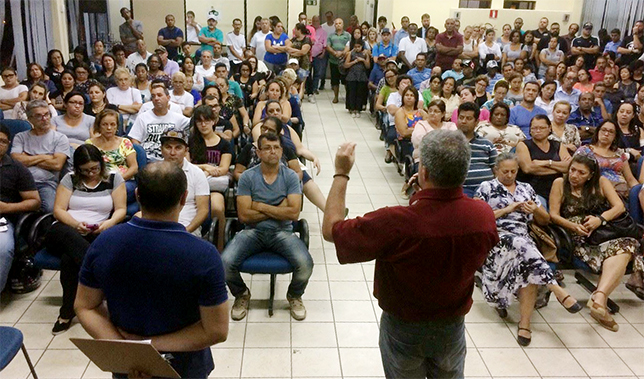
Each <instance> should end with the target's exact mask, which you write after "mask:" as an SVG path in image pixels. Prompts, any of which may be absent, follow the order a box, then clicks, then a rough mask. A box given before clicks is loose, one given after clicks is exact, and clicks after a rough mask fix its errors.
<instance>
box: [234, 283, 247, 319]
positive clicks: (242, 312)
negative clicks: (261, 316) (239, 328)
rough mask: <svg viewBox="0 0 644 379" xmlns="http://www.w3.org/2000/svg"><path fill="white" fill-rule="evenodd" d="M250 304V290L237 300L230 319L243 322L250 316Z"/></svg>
mask: <svg viewBox="0 0 644 379" xmlns="http://www.w3.org/2000/svg"><path fill="white" fill-rule="evenodd" d="M249 303H250V291H249V290H248V288H247V289H246V292H244V293H243V294H242V295H241V296H239V297H236V298H235V303H234V304H233V308H232V309H231V310H230V317H231V318H232V319H233V320H235V321H239V320H243V319H244V317H246V315H247V314H248V304H249Z"/></svg>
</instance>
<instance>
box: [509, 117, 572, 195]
mask: <svg viewBox="0 0 644 379" xmlns="http://www.w3.org/2000/svg"><path fill="white" fill-rule="evenodd" d="M550 133H552V125H551V123H550V119H549V118H548V116H546V115H536V116H534V117H533V118H532V121H530V136H532V139H530V140H525V141H521V142H519V144H518V145H517V156H518V157H519V168H521V171H520V172H519V178H517V179H518V180H519V181H521V182H525V183H528V184H530V185H531V186H532V188H534V191H535V192H536V193H537V195H539V196H541V197H542V198H543V200H544V204H547V199H548V198H549V197H550V189H551V188H552V182H554V180H555V179H557V178H558V177H560V176H561V175H562V174H563V173H565V172H567V171H568V165H569V163H570V159H571V158H570V154H569V153H568V149H566V147H565V146H564V145H562V144H560V143H559V142H556V141H551V140H549V139H548V136H549V135H550Z"/></svg>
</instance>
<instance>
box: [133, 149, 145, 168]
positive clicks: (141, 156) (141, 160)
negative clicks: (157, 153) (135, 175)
mask: <svg viewBox="0 0 644 379" xmlns="http://www.w3.org/2000/svg"><path fill="white" fill-rule="evenodd" d="M132 145H133V146H134V151H136V163H137V164H138V165H139V170H142V169H143V167H145V165H147V164H148V156H147V155H146V154H145V149H143V146H141V145H139V144H136V143H132Z"/></svg>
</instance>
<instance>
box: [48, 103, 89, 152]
mask: <svg viewBox="0 0 644 379" xmlns="http://www.w3.org/2000/svg"><path fill="white" fill-rule="evenodd" d="M84 109H85V96H83V94H81V93H80V92H70V93H68V94H67V96H65V113H64V114H62V115H60V116H56V117H54V118H52V119H51V123H52V125H53V126H54V127H55V129H56V131H57V132H58V133H62V134H63V135H65V136H66V137H67V139H68V140H69V145H70V146H71V148H72V149H76V148H77V147H78V146H80V145H82V144H84V143H85V141H86V140H87V139H89V137H90V136H91V135H92V134H93V132H92V126H93V125H94V117H93V116H89V115H86V114H85V113H83V110H84Z"/></svg>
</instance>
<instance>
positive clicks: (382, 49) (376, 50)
mask: <svg viewBox="0 0 644 379" xmlns="http://www.w3.org/2000/svg"><path fill="white" fill-rule="evenodd" d="M371 53H372V54H371V55H372V56H373V57H374V58H378V57H379V56H380V54H384V55H385V56H386V57H387V58H391V57H395V56H396V55H397V54H398V46H396V45H394V43H393V42H392V41H389V45H387V46H385V45H384V44H383V43H382V41H380V42H378V43H377V44H376V46H374V47H373V50H372V51H371Z"/></svg>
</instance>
